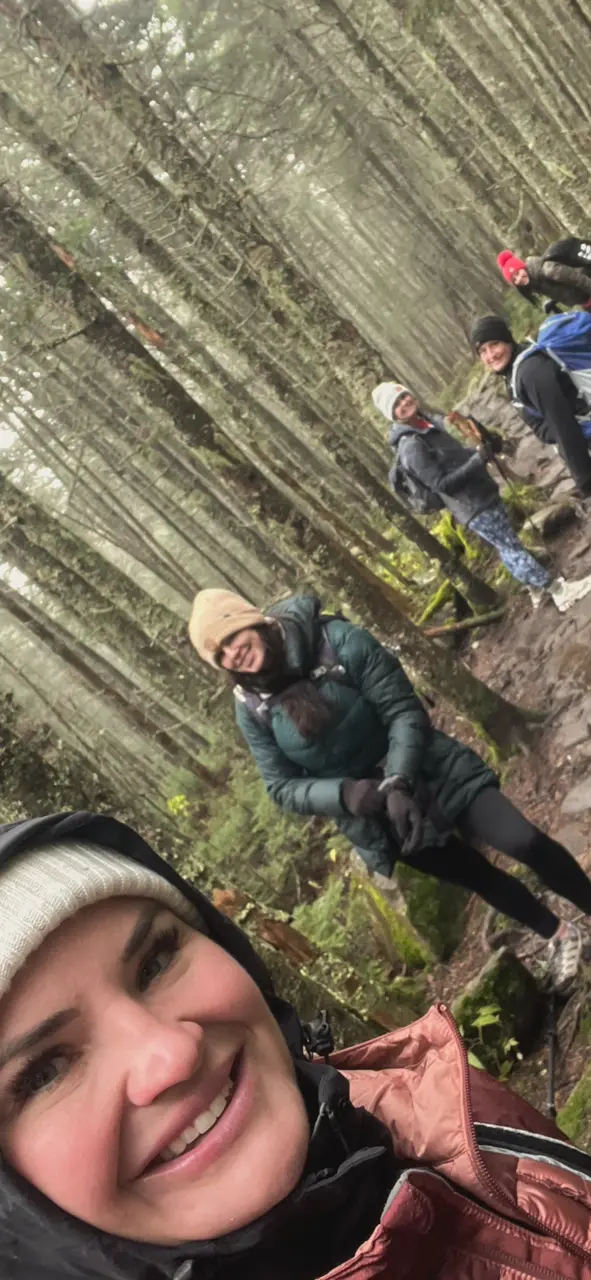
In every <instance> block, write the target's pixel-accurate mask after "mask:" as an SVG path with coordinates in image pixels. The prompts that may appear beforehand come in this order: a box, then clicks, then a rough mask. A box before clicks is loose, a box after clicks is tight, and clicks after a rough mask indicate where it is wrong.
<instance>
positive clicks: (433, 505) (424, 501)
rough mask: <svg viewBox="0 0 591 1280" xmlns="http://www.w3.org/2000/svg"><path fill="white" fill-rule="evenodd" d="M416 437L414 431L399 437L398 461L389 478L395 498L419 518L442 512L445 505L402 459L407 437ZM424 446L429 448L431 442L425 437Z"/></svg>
mask: <svg viewBox="0 0 591 1280" xmlns="http://www.w3.org/2000/svg"><path fill="white" fill-rule="evenodd" d="M411 435H414V432H413V431H408V432H407V433H406V435H403V436H399V437H398V444H397V454H396V461H395V463H394V466H393V467H392V470H391V471H390V475H389V477H388V479H389V481H390V485H391V487H392V490H393V492H394V495H395V497H397V498H398V500H399V502H401V503H402V505H403V506H404V507H408V510H409V511H412V512H413V514H414V515H417V516H428V515H432V514H433V512H434V511H442V510H443V509H444V507H445V503H444V502H442V500H441V498H440V497H439V494H438V493H433V490H432V489H429V488H428V487H427V485H426V484H423V481H422V480H420V479H419V477H418V476H415V475H414V473H413V472H412V471H410V470H409V469H408V467H405V465H404V458H403V457H401V445H402V442H403V441H404V440H405V439H406V438H407V436H411ZM423 444H425V445H426V446H427V448H429V447H430V446H429V441H428V440H427V439H426V436H423Z"/></svg>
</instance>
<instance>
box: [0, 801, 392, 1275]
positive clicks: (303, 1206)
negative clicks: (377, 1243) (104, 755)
mask: <svg viewBox="0 0 591 1280" xmlns="http://www.w3.org/2000/svg"><path fill="white" fill-rule="evenodd" d="M69 839H71V840H76V841H90V842H92V843H95V844H99V845H102V846H103V847H104V848H106V849H109V850H112V851H114V852H116V853H120V854H121V856H122V857H126V858H131V859H132V860H133V861H134V862H139V863H141V865H142V866H145V867H148V868H150V869H151V870H152V871H155V872H156V873H157V874H158V875H160V876H162V877H164V879H165V880H168V881H169V882H170V883H171V884H173V885H175V886H176V887H177V888H178V889H180V891H181V892H182V893H183V894H184V896H185V897H186V898H188V899H189V901H190V902H192V903H193V904H194V905H195V906H197V907H198V909H199V911H200V914H201V918H202V920H203V921H204V924H205V928H206V929H207V932H208V935H209V936H210V937H211V938H212V939H213V941H214V942H217V943H218V944H219V945H220V946H221V947H223V948H224V949H225V950H226V951H227V952H229V954H230V955H232V956H233V957H234V959H235V960H237V961H238V963H239V964H241V965H242V967H243V968H244V969H246V970H247V972H248V973H249V974H250V976H251V977H252V978H253V979H254V981H255V982H256V983H257V985H258V986H259V987H260V989H261V991H262V992H263V995H264V996H265V999H266V1000H267V1003H268V1004H269V1006H270V1008H271V1010H272V1012H273V1014H274V1016H275V1018H276V1019H277V1021H278V1023H279V1026H280V1028H281V1030H282V1032H283V1035H284V1036H285V1039H286V1041H287V1043H288V1045H289V1048H290V1050H291V1053H292V1056H293V1059H294V1062H295V1065H296V1072H297V1075H298V1082H299V1084H300V1088H301V1090H302V1094H303V1097H304V1101H305V1103H306V1107H307V1110H308V1115H309V1119H310V1126H311V1130H312V1138H311V1142H310V1149H309V1156H308V1162H307V1165H306V1168H305V1170H304V1175H303V1178H302V1181H301V1182H300V1184H299V1186H298V1187H297V1188H296V1189H295V1191H294V1192H292V1193H291V1195H290V1196H288V1197H287V1199H286V1200H285V1201H283V1202H282V1204H280V1205H278V1206H277V1207H276V1209H274V1210H273V1209H272V1210H271V1211H270V1212H269V1213H267V1214H265V1215H264V1217H263V1218H261V1219H259V1220H258V1222H256V1223H253V1224H251V1225H250V1226H248V1227H245V1228H244V1229H243V1230H241V1231H235V1232H232V1233H231V1234H229V1235H227V1236H224V1237H223V1238H222V1239H220V1240H217V1241H206V1242H197V1243H195V1244H193V1245H191V1244H187V1245H183V1246H182V1247H181V1246H179V1247H174V1248H173V1247H168V1246H158V1245H151V1244H149V1245H148V1244H144V1243H137V1244H135V1243H133V1242H132V1241H128V1240H120V1239H118V1238H116V1237H114V1236H110V1235H108V1234H106V1233H105V1232H101V1231H98V1230H96V1229H95V1228H91V1227H88V1226H86V1225H85V1224H84V1223H82V1222H80V1221H78V1220H77V1219H75V1218H72V1217H71V1216H70V1215H69V1214H67V1213H65V1212H64V1211H63V1210H61V1209H59V1208H57V1207H56V1205H54V1204H53V1203H51V1202H50V1201H49V1200H47V1199H46V1197H44V1196H43V1195H41V1194H40V1193H38V1192H36V1191H34V1190H33V1189H32V1188H31V1186H30V1185H29V1183H27V1182H25V1180H24V1179H22V1178H21V1177H19V1176H18V1175H17V1174H15V1173H14V1172H13V1171H11V1170H10V1169H9V1168H8V1167H7V1166H6V1165H3V1166H2V1167H0V1276H1V1277H2V1280H193V1278H194V1280H279V1277H281V1280H312V1277H315V1276H316V1275H322V1273H323V1272H325V1271H327V1270H329V1268H330V1267H332V1266H335V1265H337V1264H338V1263H340V1262H341V1261H342V1260H343V1259H345V1258H347V1257H348V1256H349V1255H350V1254H351V1253H353V1252H354V1251H355V1249H356V1248H357V1246H358V1245H359V1244H360V1243H361V1242H362V1241H363V1240H364V1239H365V1238H366V1236H367V1235H368V1234H370V1233H371V1231H372V1230H373V1227H374V1226H375V1224H376V1222H377V1221H378V1220H379V1214H380V1210H381V1208H382V1206H383V1204H384V1201H385V1198H386V1195H387V1193H388V1190H389V1188H390V1186H391V1185H392V1181H393V1175H394V1173H395V1161H394V1156H393V1152H392V1144H391V1141H390V1138H389V1135H388V1132H387V1130H386V1129H385V1127H384V1125H383V1124H382V1123H381V1122H380V1121H378V1120H376V1119H375V1118H374V1117H373V1116H371V1115H370V1114H369V1113H368V1112H366V1111H365V1110H363V1109H361V1108H354V1107H353V1106H352V1105H351V1103H350V1102H349V1100H348V1099H349V1088H348V1085H347V1083H346V1081H345V1080H344V1078H343V1076H342V1075H341V1074H340V1073H339V1072H338V1071H336V1070H335V1069H334V1068H332V1067H330V1066H322V1065H321V1064H320V1063H311V1062H309V1061H308V1060H307V1059H306V1057H305V1055H304V1050H303V1038H302V1027H301V1024H300V1022H299V1019H298V1017H297V1014H296V1012H295V1010H294V1009H293V1008H292V1007H291V1005H288V1004H286V1003H285V1002H284V1001H283V1000H281V999H280V998H279V997H278V996H277V995H276V994H275V992H274V989H273V984H272V982H271V979H270V976H269V974H268V972H267V969H266V967H265V965H264V964H263V962H262V960H260V958H259V957H258V956H257V955H256V953H255V952H254V950H253V948H252V947H251V945H250V943H249V941H248V939H247V938H246V936H245V934H244V933H242V931H241V930H240V929H239V928H238V927H237V926H236V925H234V924H233V923H232V921H231V920H229V919H228V918H227V917H226V916H223V915H222V914H221V913H220V912H218V911H217V910H216V909H215V907H213V906H212V904H211V903H210V902H209V900H208V899H207V898H206V897H204V895H203V894H201V893H200V892H199V890H198V889H196V888H195V887H194V886H193V885H190V884H188V883H187V882H186V881H185V880H182V879H181V877H180V876H179V875H177V873H176V871H174V870H173V868H172V867H170V866H169V865H168V864H167V863H166V862H164V861H163V859H162V858H160V857H159V856H158V854H156V853H155V852H154V850H153V849H151V848H150V847H149V845H147V844H146V843H145V841H144V840H142V838H141V836H139V835H137V833H136V832H135V831H133V830H132V829H131V828H130V827H127V826H125V825H124V824H123V823H121V822H117V821H116V820H115V819H114V818H110V817H106V816H105V817H101V816H97V815H93V814H89V813H71V814H56V815H53V816H50V817H44V818H38V819H33V820H30V821H24V822H19V823H13V824H10V825H8V826H4V827H0V868H1V867H2V866H4V865H5V864H6V862H7V860H8V859H9V858H11V857H14V855H15V854H17V853H21V852H22V851H24V850H27V849H33V848H34V847H35V846H36V845H40V844H46V843H48V842H52V841H54V842H57V841H59V842H62V841H67V840H69ZM303 1223H305V1225H306V1235H305V1236H303V1235H302V1225H303ZM337 1228H338V1230H337ZM303 1241H305V1251H304V1249H303ZM311 1256H312V1257H315V1258H316V1262H315V1263H314V1262H313V1269H312V1270H310V1259H311Z"/></svg>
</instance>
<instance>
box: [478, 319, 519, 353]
mask: <svg viewBox="0 0 591 1280" xmlns="http://www.w3.org/2000/svg"><path fill="white" fill-rule="evenodd" d="M470 339H471V342H472V346H473V347H475V348H476V350H477V351H478V348H479V347H481V346H482V345H483V343H484V342H509V343H511V345H512V346H513V342H514V339H513V334H512V333H511V330H510V328H509V325H508V324H507V321H506V320H503V319H502V317H501V316H481V317H480V320H475V321H474V324H473V325H472V331H471V333H470Z"/></svg>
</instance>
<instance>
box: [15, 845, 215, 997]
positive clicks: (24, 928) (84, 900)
mask: <svg viewBox="0 0 591 1280" xmlns="http://www.w3.org/2000/svg"><path fill="white" fill-rule="evenodd" d="M122 897H134V898H153V899H154V900H155V901H156V902H161V903H162V904H163V906H165V907H168V908H169V909H170V910H171V911H174V913H175V915H177V916H180V918H181V919H182V920H185V921H186V923H187V924H190V925H192V926H193V928H194V929H200V930H203V932H205V929H204V927H203V924H202V921H201V917H200V915H199V912H198V910H197V908H196V907H193V906H192V905H191V903H190V902H189V901H188V900H187V898H185V896H184V894H182V893H181V892H180V890H179V889H175V887H174V885H172V884H169V883H168V880H165V879H164V877H163V876H159V875H157V873H156V872H155V871H150V870H149V869H148V868H147V867H143V866H141V864H140V863H138V862H132V860H131V858H125V857H123V856H122V855H121V854H116V853H112V852H111V850H109V849H103V848H102V847H101V846H100V845H96V844H86V843H85V844H82V843H77V842H76V841H74V840H73V841H64V843H62V844H49V845H43V846H40V847H39V848H38V849H32V850H31V851H30V852H28V853H22V854H17V855H16V856H15V857H14V858H12V859H11V860H10V861H9V862H7V863H6V865H5V867H4V868H3V869H2V871H1V872H0V997H2V996H3V995H4V994H5V992H6V991H7V990H8V988H9V987H10V984H11V982H12V980H13V978H14V976H15V974H16V973H17V972H18V970H19V969H20V968H21V966H22V965H23V964H24V963H25V960H26V959H27V957H28V956H30V955H31V953H32V952H33V951H36V950H37V947H39V946H40V945H41V943H42V942H43V940H44V939H45V938H46V937H47V936H48V935H49V934H50V933H52V932H53V930H54V929H57V928H58V926H59V925H60V924H63V922H64V920H67V919H68V918H69V917H70V916H73V915H75V914H76V912H77V911H80V910H81V909H82V907H89V906H91V905H92V904H93V903H96V902H102V901H103V900H104V899H106V898H122Z"/></svg>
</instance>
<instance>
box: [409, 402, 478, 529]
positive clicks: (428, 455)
mask: <svg viewBox="0 0 591 1280" xmlns="http://www.w3.org/2000/svg"><path fill="white" fill-rule="evenodd" d="M425 417H426V415H425ZM427 421H429V422H430V423H431V426H430V427H429V429H428V430H427V431H425V430H422V431H421V430H419V429H418V428H417V427H412V426H411V425H410V423H408V422H395V423H394V424H393V426H392V430H391V432H390V436H389V442H390V444H391V445H392V448H394V449H396V450H397V462H398V465H399V466H401V467H403V468H404V470H405V471H409V472H410V474H411V475H413V476H415V478H416V479H417V480H420V481H421V483H422V484H424V485H425V486H426V488H427V489H430V490H431V492H432V493H436V494H438V496H439V497H440V498H441V501H442V502H443V503H444V505H445V506H446V507H447V508H448V510H449V511H451V514H452V516H454V517H455V519H456V520H457V521H458V523H459V524H469V523H470V521H471V520H473V519H474V518H475V516H477V515H480V512H481V511H484V510H485V509H486V508H487V507H491V506H492V505H493V503H494V502H497V501H498V498H499V490H498V486H497V485H496V484H495V482H494V480H493V479H492V477H491V476H489V474H488V471H487V469H486V466H485V464H484V463H483V462H482V460H481V458H480V457H479V455H478V453H477V452H476V450H475V449H467V448H466V447H465V446H464V445H463V444H460V443H459V441H458V440H455V439H454V437H453V436H451V435H450V434H449V432H447V431H446V430H445V429H444V427H443V425H442V424H443V419H442V418H440V417H433V418H428V419H427Z"/></svg>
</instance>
